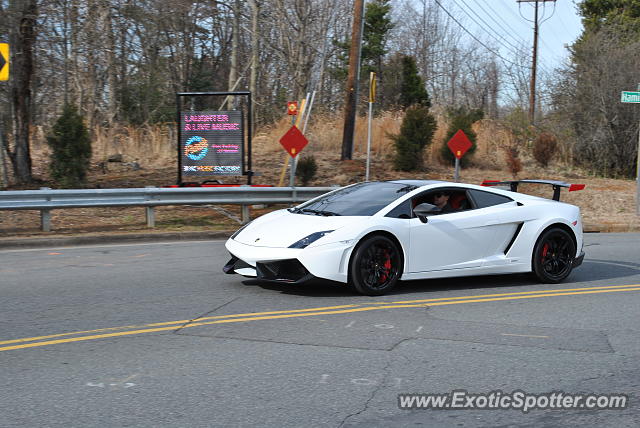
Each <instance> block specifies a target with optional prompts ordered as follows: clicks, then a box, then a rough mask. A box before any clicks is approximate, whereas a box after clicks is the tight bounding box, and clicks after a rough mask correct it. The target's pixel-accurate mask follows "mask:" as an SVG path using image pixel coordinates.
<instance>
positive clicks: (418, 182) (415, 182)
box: [389, 180, 446, 187]
mask: <svg viewBox="0 0 640 428" xmlns="http://www.w3.org/2000/svg"><path fill="white" fill-rule="evenodd" d="M389 182H390V183H398V184H405V185H411V186H417V187H422V186H427V185H429V184H440V183H446V181H442V180H389Z"/></svg>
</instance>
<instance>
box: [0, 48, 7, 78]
mask: <svg viewBox="0 0 640 428" xmlns="http://www.w3.org/2000/svg"><path fill="white" fill-rule="evenodd" d="M0 80H9V43H0Z"/></svg>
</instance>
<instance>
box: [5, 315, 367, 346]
mask: <svg viewBox="0 0 640 428" xmlns="http://www.w3.org/2000/svg"><path fill="white" fill-rule="evenodd" d="M356 306H358V305H341V306H327V307H323V308H309V309H293V310H287V311H271V312H253V313H246V314H233V315H218V316H213V317H202V318H196V319H191V320H178V321H167V322H157V323H151V324H142V325H125V326H121V327H106V328H98V329H95V330H84V331H74V332H70V333H58V334H50V335H47V336H36V337H25V338H22V339H11V340H4V341H0V345H6V344H9V343H21V342H32V341H34V340H42V339H52V338H54V337H65V336H74V335H78V334H86V333H100V332H102V331H110V330H125V329H131V328H134V329H140V328H145V327H158V326H163V325H174V324H187V323H191V322H194V321H202V320H209V319H221V318H236V317H248V316H255V315H272V314H284V313H298V312H312V311H322V310H328V309H343V308H355V307H356ZM176 327H177V326H174V327H171V328H176Z"/></svg>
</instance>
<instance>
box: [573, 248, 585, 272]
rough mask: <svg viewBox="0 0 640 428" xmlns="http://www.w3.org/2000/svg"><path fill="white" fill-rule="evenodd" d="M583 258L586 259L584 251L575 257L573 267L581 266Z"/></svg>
mask: <svg viewBox="0 0 640 428" xmlns="http://www.w3.org/2000/svg"><path fill="white" fill-rule="evenodd" d="M583 260H584V251H582V252H580V255H579V256H578V257H576V258H575V259H573V268H577V267H578V266H580V265H581V264H582V261H583Z"/></svg>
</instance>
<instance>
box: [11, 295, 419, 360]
mask: <svg viewBox="0 0 640 428" xmlns="http://www.w3.org/2000/svg"><path fill="white" fill-rule="evenodd" d="M425 306H426V305H389V306H372V307H366V308H355V309H345V310H340V311H326V312H310V313H296V314H283V315H272V316H262V317H248V318H233V319H221V320H216V321H207V322H197V323H192V324H187V325H185V326H184V327H183V328H189V327H198V326H203V325H211V324H223V323H232V322H247V321H257V320H273V319H281V318H294V317H296V318H299V317H311V316H317V315H328V314H344V313H350V312H363V311H376V310H380V309H395V308H421V307H422V308H423V307H425ZM174 329H175V326H171V327H156V328H147V329H143V330H129V331H118V332H115V333H105V334H96V335H91V336H80V337H70V338H67V339H57V340H48V341H44V342H34V343H25V344H22V345H12V346H3V347H0V352H2V351H11V350H13V349H24V348H35V347H39V346H47V345H56V344H59V343H71V342H81V341H85V340H94V339H105V338H108V337H119V336H129V335H135V334H142V333H156V332H160V331H168V330H174Z"/></svg>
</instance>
